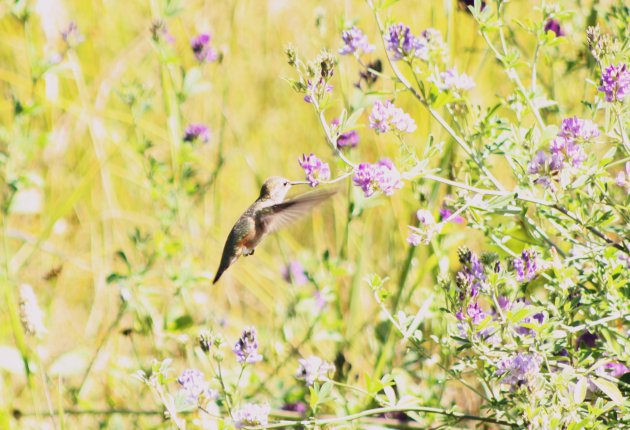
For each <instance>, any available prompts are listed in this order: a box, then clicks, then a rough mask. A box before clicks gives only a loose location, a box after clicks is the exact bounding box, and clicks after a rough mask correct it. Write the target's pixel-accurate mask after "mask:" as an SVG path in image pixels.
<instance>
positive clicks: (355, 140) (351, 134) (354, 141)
mask: <svg viewBox="0 0 630 430" xmlns="http://www.w3.org/2000/svg"><path fill="white" fill-rule="evenodd" d="M359 140H360V139H359V133H358V132H357V131H356V130H350V131H347V132H345V133H342V134H340V135H339V137H338V138H337V148H340V149H341V148H356V147H357V145H358V144H359Z"/></svg>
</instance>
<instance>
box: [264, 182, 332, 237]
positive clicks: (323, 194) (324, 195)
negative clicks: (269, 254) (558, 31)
mask: <svg viewBox="0 0 630 430" xmlns="http://www.w3.org/2000/svg"><path fill="white" fill-rule="evenodd" d="M336 192H337V191H336V190H328V191H315V192H312V193H307V194H302V195H301V196H298V197H296V198H294V199H291V200H287V201H286V202H282V203H278V204H275V205H273V206H269V207H268V208H265V209H263V210H262V211H261V213H260V218H259V222H260V223H261V225H262V227H263V229H264V231H265V232H267V233H273V232H274V231H277V230H279V229H281V228H283V227H286V226H287V225H289V224H291V223H292V222H294V221H296V220H298V219H300V218H302V217H303V216H305V215H308V213H309V212H310V211H311V209H312V208H313V207H315V206H317V205H318V204H320V203H322V202H323V201H324V200H326V199H328V198H329V197H331V196H333V195H334V194H335V193H336Z"/></svg>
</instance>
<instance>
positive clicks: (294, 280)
mask: <svg viewBox="0 0 630 430" xmlns="http://www.w3.org/2000/svg"><path fill="white" fill-rule="evenodd" d="M282 277H283V278H284V280H285V281H287V282H289V283H291V284H293V285H304V284H306V283H307V282H308V278H307V277H306V273H305V272H304V266H302V264H301V263H300V262H299V261H297V260H293V261H291V262H290V263H289V264H288V265H287V266H286V267H285V268H284V269H283V270H282Z"/></svg>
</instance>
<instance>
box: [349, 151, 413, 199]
mask: <svg viewBox="0 0 630 430" xmlns="http://www.w3.org/2000/svg"><path fill="white" fill-rule="evenodd" d="M352 180H353V182H354V184H355V185H356V186H358V187H361V189H362V190H363V193H364V194H365V197H370V196H371V195H372V194H374V193H375V192H376V191H381V192H382V193H383V194H385V195H386V196H391V195H392V194H394V190H397V189H399V188H402V186H403V183H402V180H401V176H400V172H399V171H398V169H396V166H394V163H392V162H391V160H390V159H388V158H383V159H381V160H380V161H379V162H378V163H376V164H370V163H361V164H359V166H358V167H357V168H356V169H355V170H354V176H353V177H352Z"/></svg>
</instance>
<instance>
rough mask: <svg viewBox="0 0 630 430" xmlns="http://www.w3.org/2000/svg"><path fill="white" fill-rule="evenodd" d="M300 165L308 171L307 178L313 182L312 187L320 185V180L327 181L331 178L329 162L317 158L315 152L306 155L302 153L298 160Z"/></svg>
mask: <svg viewBox="0 0 630 430" xmlns="http://www.w3.org/2000/svg"><path fill="white" fill-rule="evenodd" d="M298 162H299V163H300V167H302V169H304V173H306V180H307V181H308V182H309V183H310V184H311V187H316V186H317V185H319V183H320V181H327V180H329V179H330V167H328V163H324V162H323V161H322V160H320V159H319V158H317V157H316V156H315V154H311V155H309V156H306V155H305V154H302V158H301V159H299V160H298Z"/></svg>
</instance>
